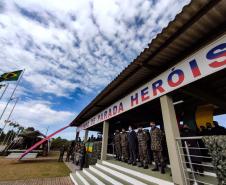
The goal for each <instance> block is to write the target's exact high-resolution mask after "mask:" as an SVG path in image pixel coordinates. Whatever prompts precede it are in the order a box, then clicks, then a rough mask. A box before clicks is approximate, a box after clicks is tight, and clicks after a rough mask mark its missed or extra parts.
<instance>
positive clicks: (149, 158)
mask: <svg viewBox="0 0 226 185" xmlns="http://www.w3.org/2000/svg"><path fill="white" fill-rule="evenodd" d="M144 131H145V132H146V134H147V152H148V154H147V156H148V164H152V161H153V155H152V151H151V135H150V132H149V130H148V129H145V130H144Z"/></svg>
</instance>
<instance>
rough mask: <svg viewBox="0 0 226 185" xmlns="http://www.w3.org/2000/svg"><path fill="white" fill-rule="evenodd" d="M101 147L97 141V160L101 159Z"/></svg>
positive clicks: (100, 142)
mask: <svg viewBox="0 0 226 185" xmlns="http://www.w3.org/2000/svg"><path fill="white" fill-rule="evenodd" d="M101 147H102V141H97V158H98V159H100V157H101Z"/></svg>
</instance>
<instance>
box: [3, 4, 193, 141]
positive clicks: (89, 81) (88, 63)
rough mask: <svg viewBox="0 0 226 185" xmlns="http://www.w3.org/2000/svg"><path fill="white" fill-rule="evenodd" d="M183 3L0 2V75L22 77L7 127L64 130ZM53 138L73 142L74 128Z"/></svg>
mask: <svg viewBox="0 0 226 185" xmlns="http://www.w3.org/2000/svg"><path fill="white" fill-rule="evenodd" d="M188 3H189V1H188V0H158V1H157V0H124V1H120V0H105V1H103V0H83V1H76V0H64V1H61V0H45V1H41V0H0V51H1V52H0V64H1V65H0V66H1V67H0V73H4V72H8V71H14V70H20V69H25V72H24V75H23V78H22V80H21V83H20V86H19V88H18V90H17V92H16V95H15V96H16V97H19V98H20V99H19V101H18V104H17V106H16V108H15V111H14V113H13V114H12V117H11V120H13V121H17V122H18V123H19V124H21V125H22V126H24V127H28V126H32V127H35V128H36V129H39V130H40V131H42V132H44V133H46V130H47V129H48V133H52V132H54V131H56V130H57V129H60V128H61V127H63V126H65V125H67V124H69V123H70V122H71V121H72V120H73V119H74V118H75V117H76V115H78V113H79V112H80V111H81V110H82V109H83V108H84V107H85V106H86V105H87V104H88V103H89V102H90V101H91V100H92V99H93V98H94V97H95V96H96V95H97V94H98V93H99V92H100V91H101V90H102V89H103V88H104V87H105V86H106V85H107V84H109V83H110V82H111V81H112V80H113V79H114V78H115V77H116V76H117V75H118V74H119V73H120V72H121V71H122V70H123V69H124V68H125V67H126V66H127V65H128V64H129V63H131V62H132V61H133V59H134V58H136V56H137V55H139V53H140V52H141V51H143V49H144V48H145V47H147V44H148V43H150V42H151V40H152V39H153V38H155V37H156V35H157V33H159V32H161V30H162V29H163V28H164V27H166V26H167V25H168V23H169V22H170V21H171V20H173V19H174V17H175V15H176V14H178V13H179V12H180V11H181V10H182V8H183V6H184V5H186V4H188ZM14 86H15V83H10V86H9V88H8V90H7V91H6V94H5V96H4V97H3V99H2V100H1V101H0V111H2V110H3V108H4V106H5V104H6V102H7V100H8V98H9V95H10V93H11V92H12V90H13V87H14ZM0 91H1V92H2V91H3V89H0ZM1 92H0V93H1ZM12 106H13V102H11V104H10V106H9V108H8V109H7V111H6V113H5V115H4V116H3V119H2V120H1V125H2V124H3V123H2V122H3V120H5V119H7V116H8V115H9V111H10V109H11V108H12ZM59 136H61V137H63V138H67V139H74V137H75V128H70V129H67V130H65V131H64V132H62V133H60V134H59Z"/></svg>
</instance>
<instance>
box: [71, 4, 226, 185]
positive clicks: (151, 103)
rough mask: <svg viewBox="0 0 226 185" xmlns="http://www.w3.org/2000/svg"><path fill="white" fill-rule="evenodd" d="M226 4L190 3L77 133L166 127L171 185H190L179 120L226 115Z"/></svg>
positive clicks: (79, 122) (78, 122)
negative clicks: (198, 112)
mask: <svg viewBox="0 0 226 185" xmlns="http://www.w3.org/2000/svg"><path fill="white" fill-rule="evenodd" d="M225 10H226V1H224V0H219V1H216V0H200V1H195V0H193V1H191V3H190V4H188V5H187V6H185V7H184V8H183V10H182V12H181V13H179V14H178V15H177V16H176V18H175V19H174V20H173V21H171V22H170V23H169V24H168V26H167V27H166V28H164V29H163V30H162V32H161V33H159V34H158V35H157V36H156V38H155V39H153V40H152V41H151V43H150V44H148V48H145V49H144V51H143V52H141V53H140V55H139V56H138V57H137V58H136V59H135V60H134V61H133V62H132V63H131V64H130V65H128V67H126V68H125V69H124V70H123V71H122V72H121V73H120V74H119V75H118V76H117V77H116V78H115V79H114V80H113V81H112V82H111V83H110V84H109V85H108V86H107V87H106V88H104V90H103V91H102V92H101V93H100V94H99V95H98V96H97V97H96V98H95V99H94V100H93V101H92V102H91V103H90V104H89V105H88V106H87V107H86V108H85V109H84V110H83V111H82V112H81V113H80V114H79V115H78V116H77V117H76V118H75V120H74V121H73V122H72V126H76V127H78V129H77V133H79V132H80V131H81V130H85V132H86V136H87V133H88V130H93V131H101V132H103V141H102V153H101V160H106V156H107V145H108V143H107V142H108V136H109V135H112V134H113V133H114V131H115V130H116V129H121V128H122V127H124V128H127V127H128V126H129V124H131V123H132V124H133V125H135V126H138V125H142V126H143V127H147V126H148V124H149V121H150V120H154V121H156V122H157V123H159V124H160V125H161V127H164V131H165V135H166V141H167V146H168V154H169V160H170V167H171V171H172V181H173V183H174V184H187V180H186V175H185V174H184V170H183V168H184V165H183V164H182V163H181V160H180V155H179V151H178V147H177V138H180V133H179V128H178V121H182V120H181V119H182V118H180V117H179V118H178V115H181V114H184V113H186V112H193V113H194V108H195V107H196V108H197V107H199V106H202V105H211V106H212V107H213V114H214V115H218V114H225V113H226V58H225V57H226V33H225V32H226V11H225Z"/></svg>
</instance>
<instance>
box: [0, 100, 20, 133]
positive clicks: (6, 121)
mask: <svg viewBox="0 0 226 185" xmlns="http://www.w3.org/2000/svg"><path fill="white" fill-rule="evenodd" d="M18 100H19V98H18V97H17V98H16V101H15V103H14V105H13V108H12V110H11V112H10V114H9V116H8V118H7V119H6V120H5V125H4V126H3V128H2V130H1V133H0V137H1V135H2V133H3V131H4V129H5V127H6V125H7V123H8V121H9V119H10V117H11V115H12V113H13V111H14V109H15V107H16V104H17V102H18Z"/></svg>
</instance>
